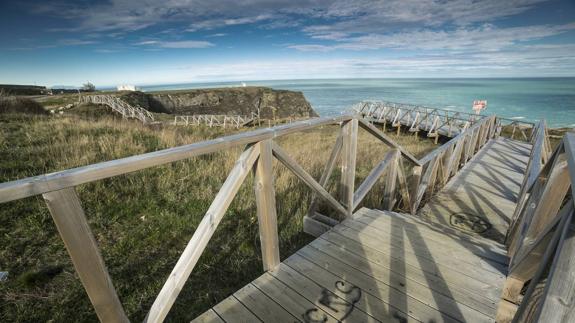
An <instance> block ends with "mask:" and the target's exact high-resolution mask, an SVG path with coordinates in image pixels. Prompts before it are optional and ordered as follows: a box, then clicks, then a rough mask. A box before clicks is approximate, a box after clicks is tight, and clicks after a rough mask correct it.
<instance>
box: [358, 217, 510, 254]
mask: <svg viewBox="0 0 575 323" xmlns="http://www.w3.org/2000/svg"><path fill="white" fill-rule="evenodd" d="M363 216H369V217H371V218H373V219H375V220H377V221H380V220H381V221H389V218H397V219H399V220H401V221H405V222H407V223H410V224H415V225H417V230H418V231H419V232H425V234H426V235H433V234H439V235H440V236H441V238H442V240H445V238H447V237H448V238H450V239H452V240H455V241H457V242H458V243H465V244H468V245H466V247H467V248H471V246H473V245H475V246H477V247H478V248H480V249H485V250H486V251H488V252H493V253H496V254H498V255H501V256H506V255H507V248H506V247H505V245H504V244H502V243H499V242H496V241H493V240H490V239H485V238H482V237H476V236H472V235H469V234H466V233H462V232H461V231H459V230H456V229H453V228H451V227H448V226H444V225H440V224H437V223H432V222H427V221H424V220H422V219H420V218H419V217H418V216H417V215H411V214H403V213H397V212H391V211H381V210H370V209H368V208H362V209H360V210H358V211H357V212H356V213H355V214H354V217H353V218H356V217H357V218H360V217H363ZM409 229H410V228H409V226H408V227H407V230H409ZM447 240H449V239H447ZM505 263H509V261H506V262H505Z"/></svg>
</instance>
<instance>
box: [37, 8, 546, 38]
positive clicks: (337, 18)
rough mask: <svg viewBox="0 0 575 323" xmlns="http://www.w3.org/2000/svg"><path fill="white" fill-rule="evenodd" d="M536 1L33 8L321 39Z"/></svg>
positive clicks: (476, 15) (111, 26) (91, 19)
mask: <svg viewBox="0 0 575 323" xmlns="http://www.w3.org/2000/svg"><path fill="white" fill-rule="evenodd" d="M542 1H545V0H506V1H501V0H482V1H474V0H452V1H436V0H386V1H373V0H355V1H349V0H315V1H306V0H291V1H290V0H277V1H269V0H219V1H203V0H168V1H164V2H158V1H155V0H110V1H107V2H104V3H100V4H91V3H90V4H87V3H85V2H74V3H69V2H64V1H60V2H50V4H49V5H48V4H41V5H37V6H36V7H35V10H36V11H37V12H41V13H43V14H53V15H58V16H62V17H66V18H67V19H73V18H75V19H77V20H78V22H79V24H78V25H77V26H76V27H66V28H61V29H60V30H72V31H79V30H90V31H111V30H115V31H122V32H130V31H136V30H141V29H144V28H146V27H150V26H153V25H156V24H159V23H165V22H166V21H167V20H169V21H172V22H177V23H182V22H185V21H190V20H191V21H193V23H192V24H190V25H189V27H188V28H187V29H188V30H189V31H198V30H206V29H217V28H221V27H226V26H234V25H243V24H253V23H262V27H265V26H266V24H267V25H268V26H269V27H272V28H289V27H296V26H299V25H300V20H301V19H302V18H314V19H320V20H321V21H324V22H325V23H324V24H321V25H314V26H307V27H305V31H306V32H308V33H310V34H311V35H313V36H316V37H322V35H324V36H325V35H326V34H329V33H334V32H340V33H346V34H348V33H372V32H381V31H382V30H386V29H389V28H390V27H391V26H398V25H399V26H409V25H410V24H412V25H413V24H420V25H426V26H438V25H443V24H446V23H451V24H458V25H467V24H470V23H476V22H489V21H492V20H494V19H498V18H502V17H507V16H511V15H516V14H519V13H521V12H524V11H526V10H529V9H531V8H532V7H533V6H534V5H535V4H537V3H539V2H542ZM254 13H257V14H254Z"/></svg>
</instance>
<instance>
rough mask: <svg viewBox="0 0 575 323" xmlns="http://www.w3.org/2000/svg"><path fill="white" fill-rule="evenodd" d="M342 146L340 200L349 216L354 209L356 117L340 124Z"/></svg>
mask: <svg viewBox="0 0 575 323" xmlns="http://www.w3.org/2000/svg"><path fill="white" fill-rule="evenodd" d="M342 134H343V148H342V159H341V185H340V186H341V188H340V194H341V198H340V200H341V202H342V204H343V205H344V206H345V207H346V209H347V215H348V216H351V214H352V213H353V210H354V204H353V193H354V191H355V164H356V157H357V119H353V120H350V121H348V122H346V123H344V124H343V125H342Z"/></svg>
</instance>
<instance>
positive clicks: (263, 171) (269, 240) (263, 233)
mask: <svg viewBox="0 0 575 323" xmlns="http://www.w3.org/2000/svg"><path fill="white" fill-rule="evenodd" d="M258 145H259V146H260V157H259V159H258V161H257V164H256V166H255V181H254V189H255V193H256V204H257V214H258V223H259V228H260V243H261V247H262V261H263V266H264V271H268V270H271V269H274V268H275V267H277V266H278V265H279V263H280V254H279V242H278V225H277V212H276V197H275V190H274V183H273V181H274V179H273V176H274V175H273V164H272V160H273V156H272V141H271V139H267V140H263V141H260V142H259V143H258Z"/></svg>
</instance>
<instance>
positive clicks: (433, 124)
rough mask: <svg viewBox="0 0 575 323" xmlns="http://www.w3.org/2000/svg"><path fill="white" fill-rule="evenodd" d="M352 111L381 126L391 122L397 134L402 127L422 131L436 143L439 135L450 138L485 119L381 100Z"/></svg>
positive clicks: (414, 131)
mask: <svg viewBox="0 0 575 323" xmlns="http://www.w3.org/2000/svg"><path fill="white" fill-rule="evenodd" d="M354 110H356V111H358V113H360V114H361V115H362V116H364V118H366V119H368V120H370V121H371V122H376V123H382V124H383V126H384V127H386V126H387V123H391V126H392V127H396V128H397V133H398V134H399V132H400V130H401V127H402V126H403V127H407V128H408V129H409V131H410V132H413V133H416V134H417V133H419V132H420V131H425V132H427V136H428V137H433V138H435V140H436V143H437V140H438V138H439V136H440V135H443V136H447V137H453V136H455V135H457V134H459V133H460V132H463V131H465V129H467V128H468V127H469V126H471V125H472V124H474V123H475V122H476V121H478V120H480V119H482V118H485V117H486V116H483V115H477V114H470V113H466V112H458V111H452V110H444V109H436V108H428V107H423V106H417V105H409V104H400V103H392V102H384V101H381V102H369V101H368V102H362V103H360V104H358V105H356V106H355V107H354ZM384 130H385V129H384Z"/></svg>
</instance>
